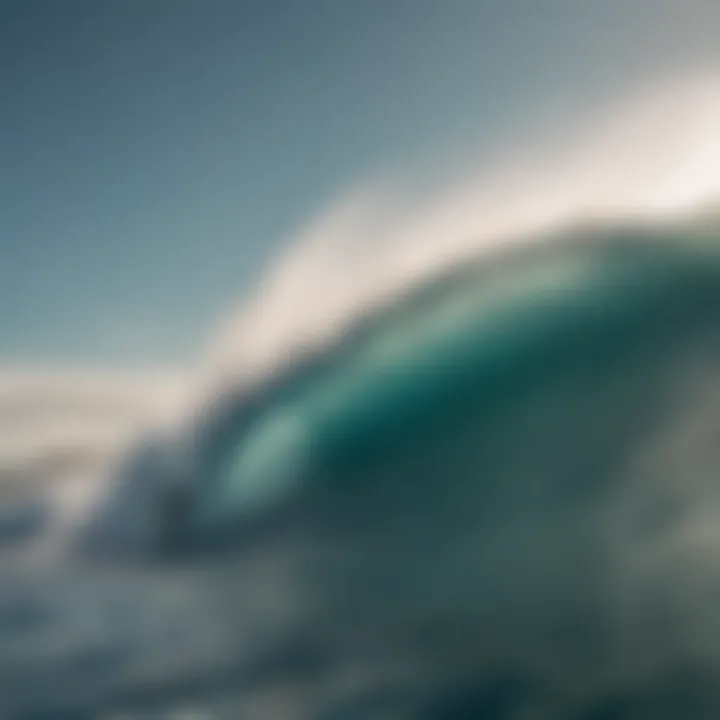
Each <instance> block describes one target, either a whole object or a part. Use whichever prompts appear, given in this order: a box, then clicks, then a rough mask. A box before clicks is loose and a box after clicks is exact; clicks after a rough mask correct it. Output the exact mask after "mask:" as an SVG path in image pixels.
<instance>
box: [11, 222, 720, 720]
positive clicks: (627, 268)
mask: <svg viewBox="0 0 720 720" xmlns="http://www.w3.org/2000/svg"><path fill="white" fill-rule="evenodd" d="M719 319H720V231H718V230H716V229H715V228H714V227H713V225H712V223H708V222H700V221H697V222H696V223H686V224H682V223H679V222H678V223H676V224H673V225H670V224H665V225H663V226H661V227H657V226H652V225H645V226H631V227H607V228H604V229H603V228H586V229H583V228H578V229H576V230H573V231H568V233H566V234H563V235H560V236H558V237H551V236H548V237H547V238H543V239H542V241H540V242H533V243H532V244H528V245H527V246H523V245H518V246H516V247H514V248H513V249H511V250H508V251H506V252H498V253H494V254H489V255H487V256H485V257H484V258H483V259H482V260H479V261H477V262H474V263H469V264H465V265H464V266H462V267H461V268H455V269H450V270H448V271H447V272H445V273H444V274H443V275H442V276H441V277H436V278H435V279H433V280H432V281H430V282H427V283H425V284H424V285H421V286H418V287H416V288H414V289H413V290H411V291H408V292H407V293H406V294H405V295H404V296H402V297H400V298H398V299H396V300H394V301H393V302H389V303H388V304H386V305H385V306H384V307H382V308H379V309H376V310H375V311H373V312H372V313H370V314H368V315H366V316H365V317H361V318H360V319H358V320H357V321H356V322H355V323H354V324H352V325H350V326H348V327H347V328H346V330H345V332H344V333H343V335H342V337H341V338H339V339H338V340H337V342H335V343H334V344H332V345H329V346H326V347H324V348H322V349H319V350H317V351H316V352H314V353H308V354H306V355H305V356H303V357H298V358H295V359H294V360H293V361H292V362H290V363H289V364H288V366H287V367H285V368H284V369H282V370H278V371H277V372H276V373H275V374H274V375H271V376H268V377H267V378H265V379H264V381H263V382H262V383H260V384H257V385H254V386H250V387H246V388H243V389H242V390H240V391H238V392H237V393H235V394H228V395H225V396H223V397H222V398H220V399H215V402H213V403H210V404H208V406H207V407H206V408H205V409H204V410H203V412H201V413H200V414H199V415H198V417H197V418H196V421H195V424H194V425H193V427H192V429H191V433H190V437H189V438H185V440H184V441H183V442H182V443H180V444H181V445H182V446H183V453H184V454H185V455H186V456H187V457H186V458H185V460H187V462H185V463H184V464H183V465H182V471H180V470H179V469H178V468H179V467H180V466H179V465H175V466H173V465H172V464H169V463H168V462H167V460H168V457H165V458H161V457H158V447H157V446H155V445H152V447H150V448H148V447H143V448H141V449H140V450H139V451H138V457H137V458H136V460H135V461H133V460H131V461H130V462H128V463H127V464H126V465H125V466H123V468H121V469H120V471H119V477H118V482H117V489H118V492H117V493H115V494H113V495H111V497H110V499H109V500H108V502H107V504H106V505H105V507H103V509H102V513H101V516H100V517H101V518H102V521H100V522H99V521H98V520H97V519H96V520H95V522H94V523H93V522H91V523H90V525H91V528H90V529H89V530H88V534H87V535H86V536H84V537H83V538H81V540H83V541H84V545H83V542H81V543H80V545H79V546H77V547H76V549H75V550H73V552H71V553H70V554H69V557H68V558H67V559H66V561H65V564H64V565H56V566H55V571H54V572H53V573H48V572H46V571H43V572H42V573H38V574H37V576H35V577H31V578H30V579H28V576H27V571H24V572H25V575H24V576H23V577H24V578H25V579H24V580H22V581H20V580H17V578H15V577H13V580H14V582H13V583H12V587H13V588H14V589H13V591H12V592H9V593H7V594H5V595H4V596H3V601H2V606H1V607H0V628H2V627H4V626H7V627H8V628H10V629H11V630H12V633H14V634H13V635H12V638H13V640H12V642H11V643H9V644H6V645H5V646H4V647H2V648H0V690H1V692H0V707H1V708H3V710H4V711H5V716H7V717H35V716H41V713H43V712H44V713H46V715H45V716H48V717H61V716H66V717H99V716H101V715H102V713H109V712H120V711H125V712H128V711H129V712H136V713H142V712H145V713H150V715H149V716H150V717H156V716H159V714H160V713H161V712H164V711H166V710H181V709H195V710H197V709H199V710H200V711H202V712H205V713H206V714H207V713H209V714H210V717H215V716H217V717H225V716H232V717H243V718H249V719H250V720H254V719H256V718H257V719H258V720H262V719H263V718H273V719H275V718H277V719H282V718H307V719H308V720H328V719H329V718H368V719H370V718H372V719H375V718H381V717H400V718H421V719H423V718H426V719H427V720H433V719H435V718H437V719H440V718H443V719H449V718H521V717H528V716H532V717H537V718H547V719H550V718H567V719H568V720H587V719H589V718H637V719H638V720H643V719H645V718H677V717H684V718H705V717H708V718H710V717H713V718H714V717H717V716H718V712H720V691H718V688H719V687H720V657H719V656H718V648H720V637H718V633H719V632H720V625H718V619H719V618H720V615H719V614H718V610H717V605H718V604H717V602H716V593H717V588H718V587H720V584H719V583H720V561H719V560H718V558H720V553H718V550H719V549H720V535H718V530H717V528H718V519H719V518H720V492H719V491H718V487H720V486H718V483H717V468H718V462H717V452H718V451H717V449H716V445H717V442H716V440H717V437H718V432H720V382H719V381H720V364H719V362H718V360H719V358H720V355H719V352H720V335H719V334H718V328H719V327H720V326H719V325H718V320H719ZM160 449H161V448H160ZM167 450H168V449H167V448H166V451H167ZM168 452H169V451H168ZM168 452H166V455H167V454H168ZM160 454H162V453H160ZM188 458H189V460H188ZM174 459H175V460H177V457H175V458H174ZM171 467H174V468H175V471H171V470H170V469H169V468H171ZM180 477H181V479H182V480H183V481H184V482H181V483H178V482H177V480H178V478H180ZM168 478H169V479H168ZM111 520H112V521H111ZM113 521H114V522H113ZM88 538H90V540H88ZM113 540H115V542H113ZM88 544H91V545H92V546H93V548H95V549H96V550H97V549H100V550H101V551H104V552H105V553H106V555H105V556H104V560H103V562H101V563H99V564H98V563H96V562H94V561H93V559H92V558H90V557H88V556H87V555H86V554H85V552H84V551H85V550H86V549H87V546H88ZM128 547H130V548H131V549H132V555H133V558H134V560H133V562H132V563H129V564H125V563H119V564H117V565H112V564H111V563H109V562H105V561H106V560H109V559H112V558H113V557H116V559H122V558H120V556H121V555H122V552H120V551H121V550H122V549H123V548H128ZM95 559H97V558H95ZM6 577H7V573H6ZM7 586H8V587H10V586H11V584H8V585H7ZM39 685H42V686H43V689H44V692H42V693H39V692H38V691H37V688H38V686H39ZM33 713H35V715H33ZM53 713H54V714H53ZM63 713H64V715H63ZM153 713H155V714H154V715H153ZM223 713H225V714H224V715H223ZM138 716H141V717H146V716H147V715H138Z"/></svg>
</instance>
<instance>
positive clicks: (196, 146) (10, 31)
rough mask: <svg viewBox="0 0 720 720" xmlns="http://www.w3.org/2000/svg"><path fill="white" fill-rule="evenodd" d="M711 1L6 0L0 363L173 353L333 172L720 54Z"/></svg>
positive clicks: (0, 102) (1, 0)
mask: <svg viewBox="0 0 720 720" xmlns="http://www.w3.org/2000/svg"><path fill="white" fill-rule="evenodd" d="M719 28H720V3H718V2H717V0H703V1H701V0H673V1H671V0H0V363H15V364H18V363H19V364H24V363H28V364H38V363H40V364H67V363H70V364H72V363H93V364H96V365H100V366H102V365H105V366H118V365H122V366H135V365H137V366H153V365H168V364H170V365H173V364H177V365H182V364H183V363H184V362H185V361H187V360H188V359H190V358H192V357H193V356H194V355H195V354H196V353H197V352H198V349H199V348H200V347H201V346H202V344H203V343H204V342H205V339H206V336H207V334H208V332H209V330H210V329H211V328H212V326H213V324H214V323H215V321H216V319H217V318H218V316H219V315H221V314H222V313H223V312H225V311H226V310H227V309H228V307H231V306H232V305H233V303H234V302H235V301H236V299H237V298H238V297H239V296H240V295H241V294H242V293H243V292H246V291H247V289H248V288H249V287H250V285H251V284H252V283H253V282H254V281H255V280H256V278H257V277H258V274H259V273H260V272H261V270H262V268H263V267H264V266H265V265H266V264H267V262H268V260H269V259H270V258H271V257H272V256H274V255H276V254H277V253H278V252H279V251H280V250H281V247H282V244H283V242H285V241H286V240H287V238H290V237H292V236H293V234H294V233H295V232H296V231H297V230H298V228H299V227H302V226H303V225H304V224H305V223H307V222H308V221H309V220H310V219H311V218H312V217H313V216H314V215H315V213H316V212H318V211H319V209H321V208H322V207H324V206H325V205H327V204H328V203H330V202H332V201H333V199H334V198H336V197H338V196H339V195H341V194H342V193H344V192H345V191H346V190H348V189H350V188H353V187H356V186H358V185H361V184H363V183H365V182H367V181H369V180H372V179H374V178H377V177H380V178H382V177H383V176H384V174H386V173H388V172H392V171H393V170H394V169H397V168H418V172H419V173H420V174H421V175H422V174H424V175H426V176H428V177H431V176H432V172H433V171H432V168H433V167H437V166H440V165H441V164H442V163H451V164H452V163H453V162H456V161H459V160H461V159H462V158H463V155H464V154H465V153H466V152H467V151H468V149H469V148H472V152H473V153H475V154H476V155H477V156H478V157H482V156H483V153H487V154H488V155H489V154H491V153H492V151H493V148H496V147H497V146H498V145H499V144H502V143H507V142H509V141H511V140H512V138H513V137H516V136H520V134H522V133H523V132H526V131H527V129H528V128H532V126H533V123H535V122H540V121H545V120H546V119H547V118H548V117H555V116H561V115H562V114H563V113H567V112H570V111H571V110H572V111H575V110H577V109H579V108H582V107H584V106H591V105H592V104H593V103H594V102H596V101H597V100H599V99H600V98H602V97H604V96H607V95H612V94H613V93H617V92H620V91H621V90H623V89H624V88H626V87H629V86H632V84H633V83H639V82H641V81H643V80H644V79H646V78H652V77H655V76H662V75H663V74H670V73H674V72H677V71H682V70H683V69H692V70H696V69H701V70H702V69H705V68H710V69H712V68H718V67H720V30H719Z"/></svg>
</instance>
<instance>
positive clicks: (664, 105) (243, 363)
mask: <svg viewBox="0 0 720 720" xmlns="http://www.w3.org/2000/svg"><path fill="white" fill-rule="evenodd" d="M558 138H562V140H560V139H558ZM717 197H720V78H716V77H694V78H680V79H676V80H674V81H672V82H670V81H665V82H663V83H659V84H657V85H654V86H652V87H649V88H644V89H642V90H641V91H639V92H636V93H635V94H634V95H632V96H631V97H627V98H625V100H624V101H622V102H620V103H618V104H617V105H616V106H615V107H614V108H612V109H610V110H607V109H606V110H605V111H604V112H602V113H600V119H599V120H598V119H597V118H596V119H595V121H594V122H592V123H589V124H588V125H587V126H586V129H585V130H583V131H580V132H575V133H573V137H572V139H571V140H570V141H568V140H567V132H565V133H558V134H557V135H556V136H553V137H547V136H546V137H544V138H542V140H541V141H538V142H537V143H536V147H531V148H526V149H525V150H522V151H516V152H513V153H512V154H511V157H510V160H508V161H506V162H504V163H501V164H498V165H496V166H495V167H494V168H490V169H488V168H481V169H479V170H470V171H466V172H463V173H461V174H460V175H459V177H456V179H455V180H454V181H451V182H448V183H447V184H446V187H445V189H444V190H442V191H440V192H436V193H434V194H433V195H432V196H431V197H428V196H427V195H426V196H422V195H418V194H416V195H415V196H413V195H412V194H411V193H409V192H408V191H407V190H406V189H405V188H404V187H403V184H402V183H394V184H388V185H386V186H369V187H365V188H363V189H361V190H360V191H358V192H354V193H350V194H348V195H347V196H346V197H344V198H342V199H341V200H340V201H339V202H338V203H337V204H336V205H334V206H332V207H330V209H329V210H328V211H327V212H325V213H324V214H322V215H321V216H320V217H319V218H318V219H317V220H316V221H314V222H313V223H311V224H310V226H309V227H308V228H307V229H306V230H304V231H302V232H300V233H299V234H298V236H297V237H296V238H295V239H294V240H292V241H291V242H290V250H289V251H287V253H286V254H285V255H283V256H281V257H280V259H279V262H278V264H277V266H276V267H275V269H274V271H273V272H271V273H270V274H269V276H268V277H267V280H266V281H265V283H264V284H263V285H262V286H261V287H260V288H259V291H258V292H257V294H256V295H255V297H254V298H252V299H251V301H250V302H249V303H245V304H243V306H242V307H241V309H240V312H239V313H238V312H236V313H233V314H232V315H231V316H230V318H229V320H227V321H226V322H225V324H224V326H223V328H222V331H221V332H220V333H219V335H220V337H219V340H218V341H217V342H216V343H215V344H214V345H213V347H212V348H211V353H210V358H209V366H210V368H211V370H210V375H211V377H214V378H215V379H214V380H213V381H211V385H212V384H213V383H214V382H217V378H218V377H219V378H220V384H221V385H222V384H224V383H225V382H228V381H230V382H233V381H234V380H233V379H237V378H238V376H239V377H241V378H242V377H244V378H245V379H248V378H252V377H255V376H257V375H262V374H265V373H267V372H268V371H272V369H273V368H275V367H277V365H278V364H279V363H282V362H283V361H284V359H285V358H287V356H288V355H289V354H293V353H295V352H297V351H300V350H302V349H303V348H305V347H307V346H313V345H316V344H321V343H323V342H325V341H327V340H329V339H331V338H332V337H333V334H334V333H336V332H337V331H338V330H340V329H341V328H342V327H343V326H344V324H346V322H347V321H348V320H349V319H350V318H352V317H353V316H354V315H357V314H358V313H361V312H363V309H367V308H368V306H370V305H372V304H373V303H377V302H381V301H382V300H383V299H384V298H387V297H388V296H390V295H392V294H394V293H396V292H398V291H400V290H401V289H402V288H403V287H406V286H407V285H408V284H409V283H412V282H413V281H416V280H419V279H421V278H422V277H424V276H427V275H428V274H432V273H434V272H437V271H438V270H440V269H442V268H443V267H446V266H447V265H448V264H450V263H453V262H457V261H459V260H461V259H462V258H464V257H467V256H469V255H476V254H478V253H481V252H484V251H486V250H488V249H489V248H493V247H495V246H497V244H498V243H506V242H510V241H511V240H512V239H513V238H520V237H523V236H528V235H533V236H536V237H537V236H540V235H541V234H542V232H543V231H545V230H550V229H553V228H556V227H558V226H562V225H565V224H568V223H571V222H573V221H576V220H587V219H593V218H597V219H605V218H608V217H628V216H630V217H634V218H644V219H657V220H663V219H667V218H669V217H672V216H674V215H678V214H683V213H685V212H691V211H693V210H695V209H696V208H698V207H699V206H702V205H704V204H707V203H709V202H711V201H713V200H714V199H715V198H717Z"/></svg>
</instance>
